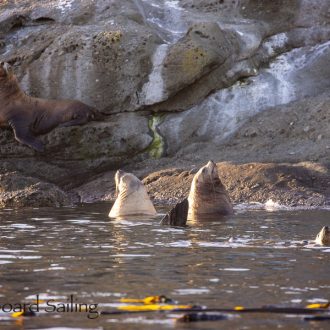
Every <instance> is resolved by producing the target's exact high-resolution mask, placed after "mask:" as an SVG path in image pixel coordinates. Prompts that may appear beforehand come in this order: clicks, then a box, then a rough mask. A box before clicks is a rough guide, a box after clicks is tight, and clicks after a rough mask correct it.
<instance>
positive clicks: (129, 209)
mask: <svg viewBox="0 0 330 330" xmlns="http://www.w3.org/2000/svg"><path fill="white" fill-rule="evenodd" d="M115 183H116V195H117V198H116V201H115V203H114V204H113V206H112V208H111V210H110V213H109V217H110V218H116V217H126V216H132V215H145V216H155V215H156V214H157V212H156V210H155V208H154V206H153V204H152V202H151V200H150V197H149V195H148V193H147V190H146V188H145V186H144V184H143V183H142V182H141V181H140V180H139V179H138V178H137V177H136V176H135V175H133V174H131V173H126V172H124V171H122V170H118V171H117V172H116V175H115Z"/></svg>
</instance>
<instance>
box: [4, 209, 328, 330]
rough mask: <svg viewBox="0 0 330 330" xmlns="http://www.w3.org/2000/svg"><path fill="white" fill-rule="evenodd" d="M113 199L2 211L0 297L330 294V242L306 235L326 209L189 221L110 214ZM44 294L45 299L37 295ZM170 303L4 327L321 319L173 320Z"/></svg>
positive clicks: (234, 299)
mask: <svg viewBox="0 0 330 330" xmlns="http://www.w3.org/2000/svg"><path fill="white" fill-rule="evenodd" d="M109 209H110V204H107V203H102V204H90V205H83V206H80V207H75V208H49V209H45V208H44V209H22V210H11V209H4V210H1V211H0V218H1V223H0V231H1V240H0V269H1V275H0V276H1V277H0V278H1V282H0V299H1V303H11V304H14V303H19V302H33V301H34V300H35V298H36V295H37V294H39V298H40V299H43V300H45V301H47V300H48V299H55V300H56V302H67V298H68V297H69V296H70V295H74V299H76V300H77V301H78V302H80V303H86V304H98V307H97V310H98V311H101V310H113V309H115V308H116V307H117V306H119V305H120V303H119V299H120V298H121V297H133V298H141V297H145V296H148V295H159V294H164V295H166V296H168V297H171V298H173V299H174V300H176V301H178V302H179V303H180V304H194V305H202V306H208V307H213V308H224V307H234V306H237V305H239V306H246V307H260V306H262V305H270V304H271V305H285V306H305V305H306V304H308V303H313V302H326V301H327V300H328V299H329V297H330V276H329V273H330V248H326V247H317V246H314V245H313V244H307V245H306V242H304V241H306V240H312V239H314V238H315V236H316V234H317V233H318V231H319V230H320V229H321V227H322V226H324V225H326V224H328V225H329V223H330V211H327V210H296V211H295V210H291V211H275V212H268V211H265V210H251V209H250V210H248V209H241V210H238V211H237V212H236V214H235V215H234V216H231V217H228V218H226V219H225V220H224V221H220V222H214V221H213V222H206V223H203V224H198V225H194V226H189V227H187V228H170V227H163V226H160V225H159V219H155V220H148V219H135V220H134V219H133V220H132V219H130V220H129V219H127V220H122V221H114V220H110V219H109V218H108V217H107V214H108V212H109ZM160 211H163V212H164V210H160ZM43 303H45V302H43ZM177 316H178V315H171V314H170V315H169V314H166V313H148V314H138V315H121V316H106V315H101V316H99V317H98V318H96V319H93V320H90V319H88V318H87V316H86V312H84V311H82V312H80V313H68V312H65V313H40V316H38V317H30V318H24V321H22V320H16V321H15V320H14V319H13V318H11V317H10V316H9V314H8V313H0V328H1V329H2V328H3V329H46V328H47V329H48V328H66V329H67V328H69V329H123V328H125V329H141V328H143V329H168V328H179V329H181V328H184V329H188V328H189V329H219V328H221V329H236V328H239V329H256V328H258V329H275V328H276V329H277V328H278V327H281V328H283V329H310V328H314V327H315V328H317V329H327V328H328V327H329V322H323V323H321V322H319V323H309V322H306V321H304V320H303V316H287V315H267V314H262V315H261V314H259V315H258V314H254V315H237V316H233V317H231V318H230V319H229V320H226V321H218V322H203V323H195V324H178V323H176V322H175V317H177Z"/></svg>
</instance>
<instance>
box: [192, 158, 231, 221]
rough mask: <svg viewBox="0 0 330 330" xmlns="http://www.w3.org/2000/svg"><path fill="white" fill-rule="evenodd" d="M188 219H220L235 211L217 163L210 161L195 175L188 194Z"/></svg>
mask: <svg viewBox="0 0 330 330" xmlns="http://www.w3.org/2000/svg"><path fill="white" fill-rule="evenodd" d="M188 202H189V210H188V220H193V221H199V220H207V219H218V218H219V217H221V216H223V215H227V214H232V213H233V206H232V204H231V201H230V198H229V195H228V193H227V191H226V188H225V186H224V185H223V184H222V182H221V180H220V178H219V175H218V169H217V165H216V164H215V163H214V162H213V161H209V162H208V163H207V164H206V165H205V166H203V167H202V168H201V169H200V170H199V171H198V172H197V173H196V174H195V176H194V178H193V181H192V183H191V187H190V192H189V196H188Z"/></svg>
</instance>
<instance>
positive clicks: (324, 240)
mask: <svg viewBox="0 0 330 330" xmlns="http://www.w3.org/2000/svg"><path fill="white" fill-rule="evenodd" d="M315 243H316V244H320V245H326V246H330V230H329V227H328V226H324V227H323V228H322V229H321V231H320V232H319V233H318V234H317V236H316V238H315Z"/></svg>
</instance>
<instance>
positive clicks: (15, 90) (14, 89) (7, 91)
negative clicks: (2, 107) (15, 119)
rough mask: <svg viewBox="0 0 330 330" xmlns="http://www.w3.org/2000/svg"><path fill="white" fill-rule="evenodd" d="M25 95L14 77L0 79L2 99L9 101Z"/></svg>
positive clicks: (0, 97) (0, 95)
mask: <svg viewBox="0 0 330 330" xmlns="http://www.w3.org/2000/svg"><path fill="white" fill-rule="evenodd" d="M18 95H19V96H20V97H22V95H25V93H23V92H22V91H21V89H20V87H19V84H18V82H17V80H16V78H15V76H14V75H10V76H8V75H7V76H6V77H3V78H2V79H0V99H2V98H4V100H8V99H10V98H13V97H17V96H18Z"/></svg>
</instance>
